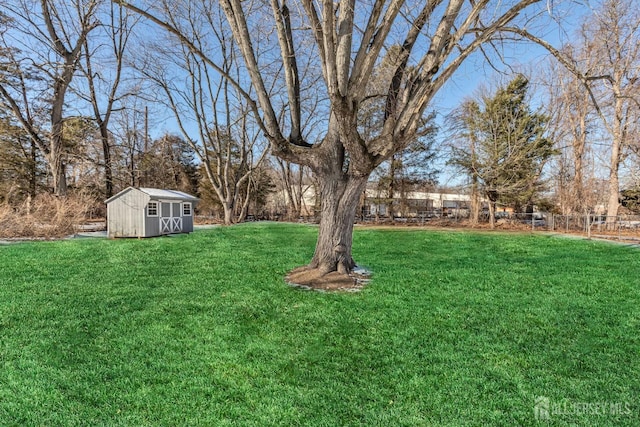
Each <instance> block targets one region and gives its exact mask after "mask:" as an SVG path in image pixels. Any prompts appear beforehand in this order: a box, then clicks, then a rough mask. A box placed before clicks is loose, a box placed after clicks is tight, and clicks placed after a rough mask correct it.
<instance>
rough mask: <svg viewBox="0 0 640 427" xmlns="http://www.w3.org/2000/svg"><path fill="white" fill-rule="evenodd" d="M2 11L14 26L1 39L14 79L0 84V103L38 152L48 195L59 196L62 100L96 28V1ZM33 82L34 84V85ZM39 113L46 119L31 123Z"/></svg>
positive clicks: (13, 5)
mask: <svg viewBox="0 0 640 427" xmlns="http://www.w3.org/2000/svg"><path fill="white" fill-rule="evenodd" d="M4 7H5V11H6V12H5V13H6V14H7V15H8V16H9V17H11V19H12V20H13V24H14V25H12V29H11V31H8V32H6V33H4V34H3V38H2V42H3V43H4V47H5V48H6V49H7V50H8V51H9V52H11V53H10V58H11V66H12V67H13V71H12V74H13V76H14V79H12V81H7V80H6V79H4V78H2V79H0V102H1V103H2V105H3V106H4V107H5V108H7V109H9V110H10V111H11V112H12V114H13V115H14V117H15V119H16V121H17V122H19V123H20V125H21V126H22V127H23V128H24V129H25V130H26V132H27V133H28V134H29V136H30V137H31V138H32V139H33V141H34V143H35V144H36V145H37V146H38V148H39V149H40V150H41V151H42V153H43V154H44V156H45V158H46V159H47V163H48V166H49V168H50V170H51V176H52V180H53V191H54V193H55V194H56V195H59V196H63V195H66V193H67V184H66V176H65V165H64V155H65V153H64V142H63V137H62V128H63V123H64V119H65V117H64V109H65V97H66V95H67V91H68V89H69V86H70V84H71V81H72V79H73V77H74V76H75V74H76V71H77V69H78V65H79V61H80V57H81V54H82V47H83V45H84V43H85V40H86V38H87V36H88V34H89V33H90V32H91V31H92V30H93V29H94V28H95V27H96V22H95V17H94V13H95V10H96V7H97V1H96V0H73V1H64V2H57V1H55V0H40V1H32V0H19V1H18V0H16V1H12V2H10V3H9V4H6V5H5V6H4ZM34 70H35V71H36V73H37V76H36V75H34V74H32V73H33V71H34ZM36 81H37V82H38V83H39V84H38V85H35V84H33V83H34V82H36ZM38 108H41V109H42V112H41V113H42V114H43V115H46V116H48V120H47V121H48V123H47V124H46V125H45V123H38V122H36V116H35V115H34V110H36V109H38ZM44 129H46V131H44Z"/></svg>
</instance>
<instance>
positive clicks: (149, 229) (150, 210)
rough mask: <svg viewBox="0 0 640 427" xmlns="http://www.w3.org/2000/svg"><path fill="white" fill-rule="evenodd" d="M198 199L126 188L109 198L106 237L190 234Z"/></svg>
mask: <svg viewBox="0 0 640 427" xmlns="http://www.w3.org/2000/svg"><path fill="white" fill-rule="evenodd" d="M198 200H199V199H198V198H197V197H194V196H192V195H190V194H187V193H183V192H182V191H175V190H162V189H158V188H134V187H129V188H127V189H125V190H122V191H121V192H119V193H118V194H116V195H115V196H113V197H111V198H109V199H108V200H107V201H106V203H107V234H108V236H109V237H154V236H161V235H164V234H175V233H190V232H192V231H193V208H194V206H195V204H196V203H197V202H198Z"/></svg>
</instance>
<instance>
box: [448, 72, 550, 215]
mask: <svg viewBox="0 0 640 427" xmlns="http://www.w3.org/2000/svg"><path fill="white" fill-rule="evenodd" d="M528 86H529V81H528V80H527V79H526V77H524V76H523V75H518V76H516V77H515V78H514V79H513V80H512V81H511V82H509V84H508V85H507V86H505V87H502V88H500V89H498V91H497V92H496V93H495V95H494V96H493V97H490V96H484V97H482V98H481V99H480V100H479V101H467V102H465V103H464V104H463V105H462V107H461V108H460V109H459V110H458V113H457V115H456V116H455V123H456V126H457V127H458V128H459V129H460V130H461V131H460V133H459V135H458V138H456V144H455V146H454V147H452V154H453V155H452V159H451V163H452V164H454V165H457V166H459V167H460V168H461V169H463V170H464V171H465V172H466V173H467V174H468V175H469V176H470V177H471V181H472V185H473V187H474V189H475V191H478V192H480V193H481V194H482V195H483V196H484V197H485V198H486V199H487V200H488V201H489V217H490V223H491V226H492V227H493V226H494V218H495V206H496V203H501V204H505V205H508V206H511V207H513V208H514V210H516V211H519V210H520V209H521V208H522V207H524V206H526V205H527V204H530V203H531V202H532V199H533V198H534V196H535V195H536V194H537V193H538V192H539V191H540V190H541V188H542V183H541V178H540V176H541V173H542V168H543V167H544V165H545V163H546V161H547V160H548V159H549V157H550V156H551V155H553V153H554V150H553V147H552V146H553V144H552V141H551V140H549V139H548V138H547V137H546V136H545V132H546V124H547V122H548V120H549V119H548V117H547V116H546V115H544V114H542V113H540V112H534V111H532V109H531V107H530V105H529V103H528V99H527V96H526V95H527V89H528Z"/></svg>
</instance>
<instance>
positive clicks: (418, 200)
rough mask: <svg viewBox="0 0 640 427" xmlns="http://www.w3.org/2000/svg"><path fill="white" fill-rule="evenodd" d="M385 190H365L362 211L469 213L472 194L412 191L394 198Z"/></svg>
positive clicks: (371, 213)
mask: <svg viewBox="0 0 640 427" xmlns="http://www.w3.org/2000/svg"><path fill="white" fill-rule="evenodd" d="M385 193H386V192H385V191H379V190H376V189H372V188H368V189H367V190H366V192H365V196H364V202H363V206H362V213H363V215H365V216H389V217H390V216H391V215H392V214H393V216H395V217H399V216H404V217H410V218H411V217H419V216H422V215H428V214H431V215H437V216H450V215H460V216H464V215H468V213H469V208H470V205H471V196H470V195H468V194H459V193H447V192H440V193H436V192H424V191H410V192H408V193H406V194H405V195H404V196H403V197H400V195H399V194H396V197H394V198H393V200H389V199H388V198H386V197H384V195H385Z"/></svg>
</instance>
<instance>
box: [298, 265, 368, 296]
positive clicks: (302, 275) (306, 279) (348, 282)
mask: <svg viewBox="0 0 640 427" xmlns="http://www.w3.org/2000/svg"><path fill="white" fill-rule="evenodd" d="M370 277H371V275H370V274H369V273H368V272H365V271H363V270H356V272H351V273H347V274H345V273H339V272H337V271H332V272H330V273H323V271H322V270H321V269H319V268H312V267H310V266H308V265H306V266H303V267H298V268H295V269H293V270H291V271H290V272H289V274H287V277H286V281H287V283H289V284H290V285H292V286H296V287H299V288H302V289H309V290H317V291H331V292H357V291H359V290H361V289H362V288H363V287H364V286H365V285H366V284H367V283H368V282H369V279H370Z"/></svg>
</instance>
